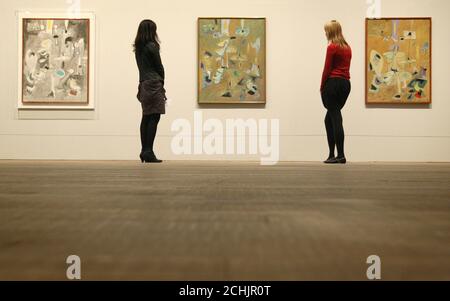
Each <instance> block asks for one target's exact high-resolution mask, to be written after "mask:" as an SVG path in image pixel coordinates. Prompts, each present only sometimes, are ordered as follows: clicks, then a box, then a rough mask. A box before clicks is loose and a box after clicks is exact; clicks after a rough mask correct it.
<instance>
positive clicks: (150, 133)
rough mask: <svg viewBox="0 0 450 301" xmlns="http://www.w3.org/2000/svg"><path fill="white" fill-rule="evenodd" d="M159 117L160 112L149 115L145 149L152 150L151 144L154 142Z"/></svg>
mask: <svg viewBox="0 0 450 301" xmlns="http://www.w3.org/2000/svg"><path fill="white" fill-rule="evenodd" d="M160 119H161V114H151V115H149V122H148V124H147V137H146V147H145V151H148V152H152V154H154V152H153V144H154V142H155V137H156V132H157V130H158V123H159V121H160Z"/></svg>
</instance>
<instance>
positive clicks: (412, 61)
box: [366, 18, 431, 104]
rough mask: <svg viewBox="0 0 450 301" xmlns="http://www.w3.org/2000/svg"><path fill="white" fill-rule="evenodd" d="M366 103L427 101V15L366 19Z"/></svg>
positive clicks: (428, 60) (429, 34)
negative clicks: (422, 16) (424, 16)
mask: <svg viewBox="0 0 450 301" xmlns="http://www.w3.org/2000/svg"><path fill="white" fill-rule="evenodd" d="M366 64H367V69H366V103H367V104H429V103H431V18H383V19H367V20H366Z"/></svg>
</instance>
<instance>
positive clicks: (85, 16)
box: [17, 12, 96, 111]
mask: <svg viewBox="0 0 450 301" xmlns="http://www.w3.org/2000/svg"><path fill="white" fill-rule="evenodd" d="M17 18H18V31H17V32H18V85H17V86H18V94H17V96H18V97H17V109H18V110H91V111H93V110H95V107H96V105H95V101H96V100H95V98H96V97H95V69H96V68H95V67H96V65H95V61H96V60H95V49H96V48H95V47H96V45H95V44H96V18H95V14H94V13H92V12H79V13H68V12H18V13H17ZM29 20H38V21H39V20H41V21H42V20H50V21H52V20H53V21H61V20H67V21H85V22H86V24H87V30H86V35H87V43H86V44H87V45H86V53H87V62H86V71H87V72H86V75H85V77H86V97H85V99H86V100H85V101H79V102H77V101H70V102H67V101H66V102H65V101H62V100H60V99H56V100H55V101H48V100H43V101H39V100H36V101H24V85H25V83H24V81H23V79H24V64H25V62H24V57H25V55H24V54H25V51H26V47H25V38H26V36H25V31H24V29H25V24H26V22H27V21H29Z"/></svg>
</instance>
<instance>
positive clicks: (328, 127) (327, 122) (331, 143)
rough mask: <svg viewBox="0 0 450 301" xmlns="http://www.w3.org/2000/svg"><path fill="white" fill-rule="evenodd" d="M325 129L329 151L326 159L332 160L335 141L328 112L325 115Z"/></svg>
mask: <svg viewBox="0 0 450 301" xmlns="http://www.w3.org/2000/svg"><path fill="white" fill-rule="evenodd" d="M325 128H326V130H327V139H328V148H329V149H330V154H329V156H328V159H332V158H334V149H335V147H336V140H335V139H334V130H333V122H332V121H331V115H330V112H329V111H327V115H326V116H325Z"/></svg>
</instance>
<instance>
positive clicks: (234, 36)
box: [198, 17, 266, 104]
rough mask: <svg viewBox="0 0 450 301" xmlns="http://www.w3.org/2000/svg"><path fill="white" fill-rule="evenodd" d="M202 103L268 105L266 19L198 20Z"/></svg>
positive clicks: (199, 77) (199, 74) (199, 89)
mask: <svg viewBox="0 0 450 301" xmlns="http://www.w3.org/2000/svg"><path fill="white" fill-rule="evenodd" d="M198 102H199V104H265V103H266V19H265V18H219V17H217V18H199V19H198Z"/></svg>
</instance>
